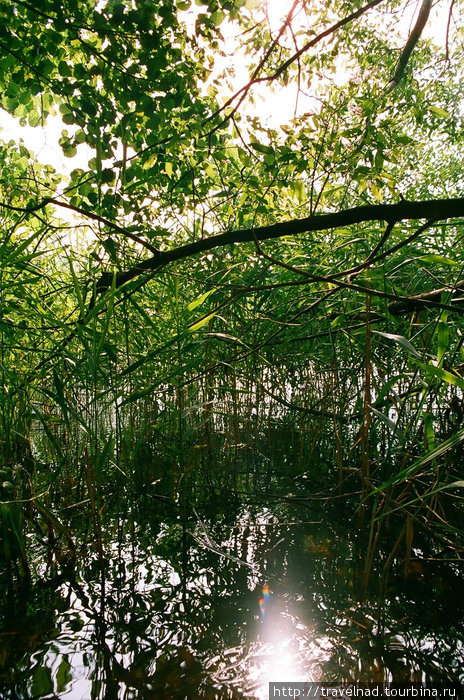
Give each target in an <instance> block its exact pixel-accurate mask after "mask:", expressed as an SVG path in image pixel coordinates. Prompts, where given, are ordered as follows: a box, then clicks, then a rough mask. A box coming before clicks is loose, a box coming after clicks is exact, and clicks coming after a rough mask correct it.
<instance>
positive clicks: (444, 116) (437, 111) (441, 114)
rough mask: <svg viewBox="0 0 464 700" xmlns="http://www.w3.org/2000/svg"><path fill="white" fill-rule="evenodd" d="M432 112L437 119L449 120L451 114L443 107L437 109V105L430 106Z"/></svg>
mask: <svg viewBox="0 0 464 700" xmlns="http://www.w3.org/2000/svg"><path fill="white" fill-rule="evenodd" d="M429 109H430V111H431V112H433V113H434V114H435V115H436V116H437V117H440V119H449V118H450V116H451V115H450V114H449V113H448V112H446V111H445V110H444V109H442V108H441V107H435V105H430V107H429Z"/></svg>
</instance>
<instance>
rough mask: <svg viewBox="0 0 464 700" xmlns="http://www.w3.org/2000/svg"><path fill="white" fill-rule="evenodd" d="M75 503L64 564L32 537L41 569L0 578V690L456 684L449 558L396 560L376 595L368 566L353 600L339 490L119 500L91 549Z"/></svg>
mask: <svg viewBox="0 0 464 700" xmlns="http://www.w3.org/2000/svg"><path fill="white" fill-rule="evenodd" d="M287 493H288V491H287ZM73 511H74V512H73V516H72V517H73V522H74V525H73V527H74V532H75V533H78V534H76V535H75V538H76V546H77V548H78V552H77V557H76V560H75V562H70V561H69V560H68V558H67V554H66V549H65V548H62V550H61V554H60V550H59V549H56V550H55V552H54V554H53V556H51V555H50V556H49V559H48V562H47V563H44V561H43V557H44V549H43V543H42V545H40V543H35V544H34V543H33V545H32V546H33V547H36V549H37V553H36V557H37V564H36V571H37V572H39V573H40V576H38V577H36V578H34V582H33V583H32V584H31V585H30V586H27V587H24V588H23V589H22V590H20V591H18V590H15V591H13V592H12V591H10V593H9V594H7V591H6V584H5V582H4V584H5V587H4V589H3V591H4V592H3V595H2V603H1V631H0V669H1V675H0V697H2V698H27V699H29V698H70V699H72V700H78V699H81V698H83V699H85V700H90V699H95V700H99V699H103V698H118V699H122V698H176V699H177V698H190V699H194V698H258V699H259V698H267V697H268V683H269V681H299V680H302V681H307V680H313V679H317V680H325V681H330V682H341V681H353V680H369V681H383V680H395V681H404V680H407V681H409V680H426V679H427V680H433V681H446V680H454V681H456V680H461V681H462V680H463V679H464V672H463V670H462V669H463V660H464V650H463V641H464V614H463V613H464V596H463V595H462V594H463V587H462V583H461V577H460V570H459V567H458V564H457V563H456V562H438V563H436V564H435V565H434V562H433V561H432V560H431V561H428V562H427V565H426V563H425V562H424V561H422V560H421V558H420V552H418V551H416V553H415V555H416V558H417V559H416V561H415V569H417V571H415V574H414V576H412V577H409V578H408V580H404V576H403V574H402V569H401V561H400V560H398V561H396V562H393V564H392V567H391V570H390V574H389V577H388V580H387V581H386V582H385V586H384V587H385V591H386V592H385V600H384V601H383V602H382V601H381V600H380V597H379V576H377V577H376V575H375V572H374V575H373V577H372V583H371V588H370V589H369V590H368V591H367V594H366V596H365V597H364V600H363V601H362V602H361V600H360V584H359V581H360V578H359V571H360V568H361V567H362V562H361V561H360V559H359V557H358V549H359V544H358V540H359V538H358V537H357V535H356V529H355V527H354V526H353V523H352V520H351V516H352V514H353V512H354V510H350V508H349V507H348V505H347V503H346V501H345V500H344V499H339V500H335V501H327V500H325V499H320V500H318V499H314V500H312V501H302V500H299V499H297V498H287V499H279V498H270V497H269V494H268V495H267V497H265V495H264V494H262V493H261V494H260V493H258V492H254V493H253V494H250V493H248V494H247V495H246V496H245V495H244V496H240V495H237V494H236V493H232V492H230V493H228V492H226V491H223V492H222V494H220V495H218V492H217V491H216V495H215V497H214V498H211V494H209V495H208V497H207V498H203V499H200V498H197V500H196V501H194V499H193V497H192V493H191V492H189V494H188V497H187V494H186V493H184V494H182V493H181V494H180V498H179V499H178V500H177V501H176V502H172V503H165V502H164V501H163V499H159V498H158V497H156V496H154V495H153V494H152V495H150V494H140V493H136V492H134V493H130V494H127V493H125V494H124V497H123V496H122V495H120V496H119V497H115V498H113V499H112V501H111V502H110V503H109V504H108V506H107V507H106V508H105V510H104V512H103V513H102V527H103V538H102V539H103V547H102V552H101V553H100V555H99V553H98V547H97V545H96V540H95V533H94V531H93V529H92V524H91V517H90V515H89V512H88V505H86V504H84V505H82V506H80V507H79V506H78V507H76V508H74V509H73ZM78 511H79V512H78ZM32 539H33V538H32ZM379 566H380V565H379ZM379 570H380V569H379Z"/></svg>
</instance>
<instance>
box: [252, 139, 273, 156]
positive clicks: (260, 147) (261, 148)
mask: <svg viewBox="0 0 464 700" xmlns="http://www.w3.org/2000/svg"><path fill="white" fill-rule="evenodd" d="M250 146H251V147H252V148H254V149H255V151H258V152H259V153H269V154H272V155H275V151H274V149H273V148H272V146H266V145H265V144H264V143H259V141H251V143H250Z"/></svg>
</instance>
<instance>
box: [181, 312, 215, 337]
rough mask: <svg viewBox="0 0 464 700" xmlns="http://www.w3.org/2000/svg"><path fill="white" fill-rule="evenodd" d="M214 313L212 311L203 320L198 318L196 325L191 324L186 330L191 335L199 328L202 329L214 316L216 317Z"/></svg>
mask: <svg viewBox="0 0 464 700" xmlns="http://www.w3.org/2000/svg"><path fill="white" fill-rule="evenodd" d="M216 313H217V312H216V311H213V312H212V313H210V314H208V315H207V316H204V317H203V318H200V320H199V321H197V322H196V323H192V325H190V326H187V328H188V330H189V331H190V333H193V332H194V331H198V330H199V329H200V328H203V326H206V324H207V323H209V322H210V321H211V319H212V318H214V316H216Z"/></svg>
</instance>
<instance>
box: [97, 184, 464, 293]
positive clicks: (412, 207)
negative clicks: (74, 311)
mask: <svg viewBox="0 0 464 700" xmlns="http://www.w3.org/2000/svg"><path fill="white" fill-rule="evenodd" d="M460 217H464V198H463V197H460V198H457V199H431V200H426V201H422V202H410V201H407V200H403V201H401V202H399V203H398V204H372V205H367V206H362V207H353V208H351V209H344V210H343V211H339V212H335V213H329V214H315V215H313V216H308V217H306V218H305V219H293V220H291V221H284V222H281V223H277V224H271V225H270V226H260V227H257V228H254V229H239V230H237V231H227V232H226V233H220V234H217V235H215V236H210V237H209V238H203V239H201V240H198V241H195V242H193V243H188V244H186V245H183V246H179V247H178V248H173V249H172V250H165V251H158V252H157V253H156V254H155V255H154V256H153V257H151V258H148V259H147V260H143V261H141V262H139V263H137V264H136V265H134V266H133V267H131V268H129V269H128V270H126V271H124V272H118V273H117V275H116V286H117V287H120V286H121V285H122V284H125V283H126V282H128V281H129V280H131V279H134V278H135V277H138V276H139V275H141V274H144V273H146V272H153V271H154V270H156V269H158V268H160V267H161V266H162V267H164V266H165V265H167V264H169V263H172V262H176V261H179V260H184V259H186V258H190V257H192V256H194V255H198V254H199V253H205V252H208V251H210V250H214V249H216V248H221V247H224V246H227V245H234V244H236V243H252V242H256V241H267V240H272V239H275V238H281V237H282V236H291V235H297V234H299V233H310V232H316V231H327V230H330V229H333V228H340V227H346V226H351V225H353V224H360V223H365V222H369V221H386V222H387V224H389V225H391V224H394V223H396V222H398V221H406V220H419V219H427V220H428V221H430V222H432V221H443V220H445V219H451V218H460ZM372 262H374V260H372ZM111 279H112V276H111V278H110V277H108V276H107V274H105V275H103V276H102V278H101V279H100V280H99V282H98V284H97V288H98V289H99V291H100V292H102V291H105V289H106V288H107V287H108V286H110V284H111Z"/></svg>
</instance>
